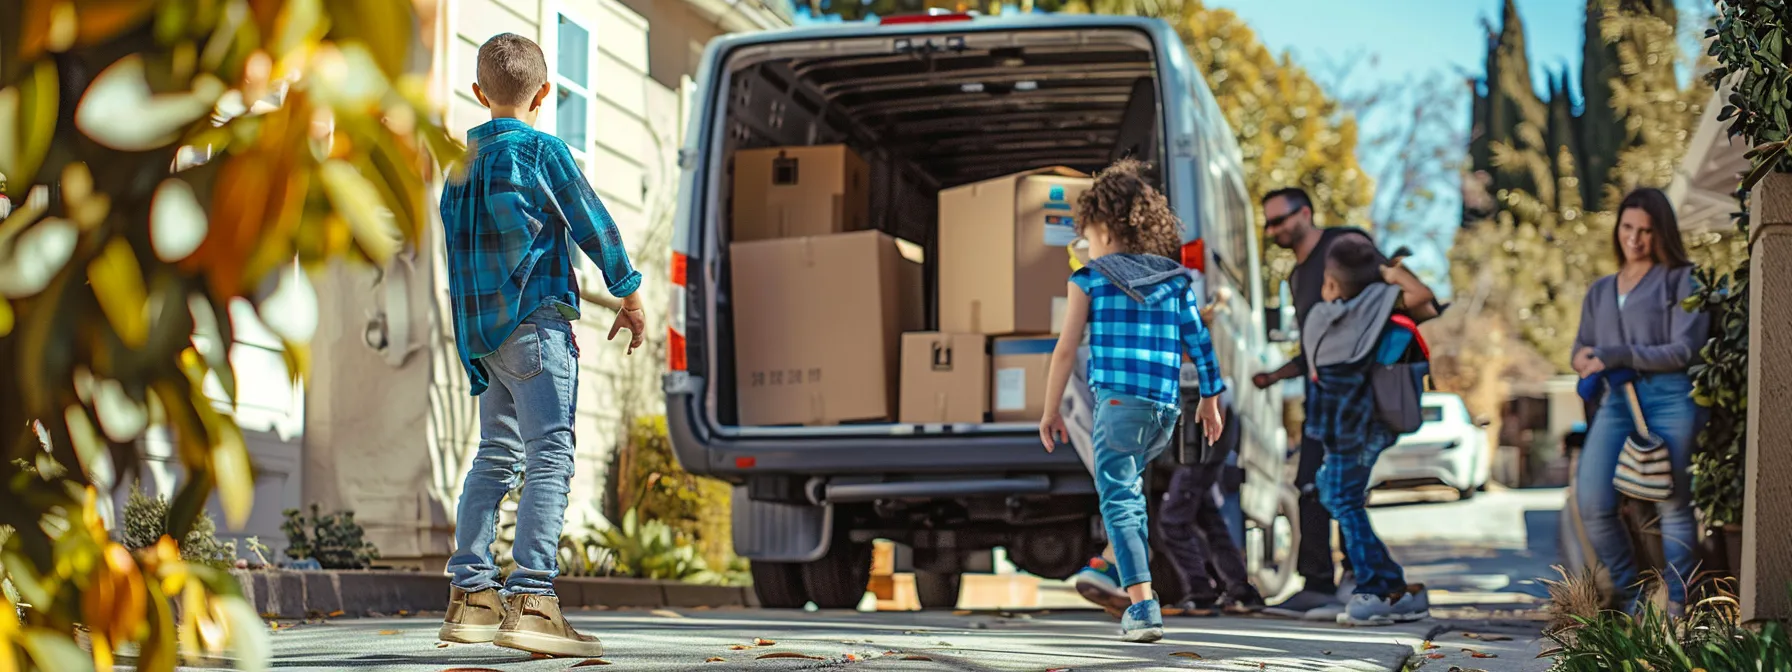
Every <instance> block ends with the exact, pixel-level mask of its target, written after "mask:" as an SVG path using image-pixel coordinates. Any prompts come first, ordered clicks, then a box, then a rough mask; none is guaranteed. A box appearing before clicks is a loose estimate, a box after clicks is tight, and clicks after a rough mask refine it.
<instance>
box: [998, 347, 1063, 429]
mask: <svg viewBox="0 0 1792 672" xmlns="http://www.w3.org/2000/svg"><path fill="white" fill-rule="evenodd" d="M1057 345H1058V339H1056V338H1053V337H1049V336H1046V337H1040V336H1027V337H1008V338H998V339H996V342H995V344H994V345H993V346H991V355H992V360H993V364H992V365H991V366H992V368H993V369H994V373H993V375H991V385H990V387H991V393H992V394H991V397H992V398H991V404H990V407H991V409H992V416H993V417H994V418H995V421H996V422H1036V421H1038V420H1039V418H1040V416H1042V415H1044V414H1045V382H1046V376H1047V374H1048V373H1049V372H1050V371H1051V363H1052V351H1053V350H1054V349H1056V348H1057Z"/></svg>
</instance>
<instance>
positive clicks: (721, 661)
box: [703, 656, 728, 663]
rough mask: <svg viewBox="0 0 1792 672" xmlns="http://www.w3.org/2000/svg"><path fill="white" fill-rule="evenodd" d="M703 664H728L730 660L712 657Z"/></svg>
mask: <svg viewBox="0 0 1792 672" xmlns="http://www.w3.org/2000/svg"><path fill="white" fill-rule="evenodd" d="M703 662H705V663H726V662H728V659H727V658H722V657H720V656H710V658H709V660H705V661H703Z"/></svg>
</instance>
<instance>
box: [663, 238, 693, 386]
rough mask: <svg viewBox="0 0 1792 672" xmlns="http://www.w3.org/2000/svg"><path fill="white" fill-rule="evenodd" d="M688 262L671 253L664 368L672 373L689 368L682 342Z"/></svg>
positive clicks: (680, 255) (677, 253) (684, 258)
mask: <svg viewBox="0 0 1792 672" xmlns="http://www.w3.org/2000/svg"><path fill="white" fill-rule="evenodd" d="M688 261H689V259H688V258H687V257H686V256H685V255H684V254H683V253H680V252H673V253H672V264H671V266H672V292H671V294H672V301H671V304H672V305H671V306H670V307H669V308H668V309H667V310H666V316H667V317H666V367H667V368H668V369H670V370H673V371H686V370H688V369H689V368H690V362H689V361H688V360H687V359H686V357H685V340H684V311H685V300H686V299H685V297H686V296H687V295H688V294H689V292H688V291H687V289H686V285H685V265H686V263H687V262H688Z"/></svg>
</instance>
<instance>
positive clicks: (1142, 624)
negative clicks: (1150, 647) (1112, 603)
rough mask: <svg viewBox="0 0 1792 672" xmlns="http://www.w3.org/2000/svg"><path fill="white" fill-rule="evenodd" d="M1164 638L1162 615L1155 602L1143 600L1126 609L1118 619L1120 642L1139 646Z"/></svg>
mask: <svg viewBox="0 0 1792 672" xmlns="http://www.w3.org/2000/svg"><path fill="white" fill-rule="evenodd" d="M1163 638H1164V614H1163V611H1162V610H1161V609H1159V608H1158V606H1157V600H1145V601H1144V602H1140V603H1138V604H1135V605H1132V606H1131V607H1128V608H1127V609H1126V615H1124V616H1121V617H1120V639H1121V641H1127V642H1136V643H1140V644H1144V643H1149V642H1155V641H1157V640H1160V639H1163Z"/></svg>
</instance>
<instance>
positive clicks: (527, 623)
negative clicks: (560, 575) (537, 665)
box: [492, 595, 604, 658]
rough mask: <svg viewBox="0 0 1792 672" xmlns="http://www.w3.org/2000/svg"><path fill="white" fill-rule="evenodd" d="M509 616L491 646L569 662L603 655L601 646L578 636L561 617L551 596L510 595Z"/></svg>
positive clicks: (594, 641) (594, 638) (589, 636)
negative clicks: (561, 657) (555, 657)
mask: <svg viewBox="0 0 1792 672" xmlns="http://www.w3.org/2000/svg"><path fill="white" fill-rule="evenodd" d="M506 604H507V605H508V606H509V607H510V611H509V613H506V614H504V623H503V624H502V625H500V626H498V636H497V638H495V639H493V640H492V643H493V644H497V645H498V646H502V647H504V648H507V649H516V650H518V651H528V652H530V653H541V654H547V655H550V656H565V657H568V658H595V657H597V656H601V655H604V644H603V642H600V641H597V638H596V637H592V636H591V635H581V634H579V632H578V631H577V630H574V629H572V625H571V624H570V623H567V622H566V616H565V615H563V614H561V613H560V598H557V597H554V596H552V595H511V596H510V598H509V600H507V601H506Z"/></svg>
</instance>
